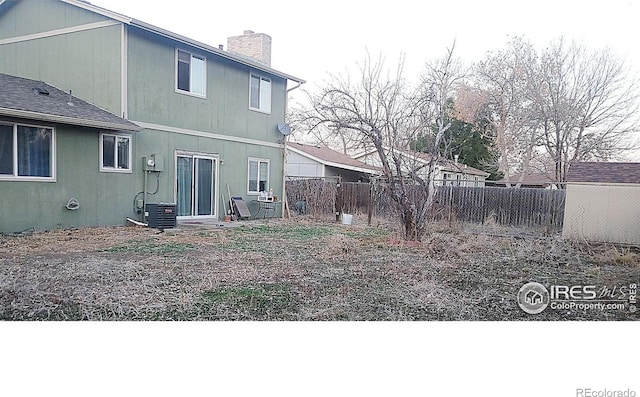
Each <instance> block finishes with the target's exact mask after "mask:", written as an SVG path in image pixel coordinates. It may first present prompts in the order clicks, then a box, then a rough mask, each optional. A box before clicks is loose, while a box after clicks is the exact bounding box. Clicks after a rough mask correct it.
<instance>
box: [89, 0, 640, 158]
mask: <svg viewBox="0 0 640 397" xmlns="http://www.w3.org/2000/svg"><path fill="white" fill-rule="evenodd" d="M91 2H92V3H93V4H95V5H98V6H101V7H104V8H107V9H109V10H111V11H116V12H119V13H121V14H124V15H127V16H130V17H133V18H136V19H139V20H142V21H144V22H148V23H151V24H154V25H157V26H159V27H162V28H164V29H167V30H170V31H173V32H175V33H179V34H182V35H184V36H187V37H190V38H193V39H195V40H198V41H202V42H204V43H207V44H210V45H214V46H217V45H218V44H224V45H225V48H226V39H227V37H228V36H234V35H239V34H242V32H243V31H244V30H253V31H255V32H259V33H266V34H269V35H270V36H271V37H272V39H273V48H272V67H274V68H275V69H277V70H280V71H283V72H285V73H288V74H292V75H294V76H297V77H300V78H303V79H305V80H306V81H307V85H306V88H308V89H312V88H313V86H315V85H316V84H320V83H322V80H323V79H326V78H327V72H331V73H334V74H337V73H340V72H344V71H345V68H347V67H353V65H355V63H356V62H359V61H361V60H362V59H363V58H364V56H365V54H366V51H367V50H368V51H369V53H370V54H372V55H374V56H377V55H378V54H380V53H382V54H384V55H385V56H386V58H387V59H388V61H389V62H390V63H393V62H395V61H396V60H397V59H398V57H399V55H400V54H401V53H404V54H405V55H406V62H405V75H406V76H407V77H411V76H415V77H417V76H418V75H419V74H420V72H421V70H422V67H423V65H424V64H425V62H427V61H429V60H431V59H435V58H438V57H440V56H442V55H443V54H444V52H445V50H446V48H447V47H448V46H450V45H451V44H452V43H453V41H454V40H455V41H456V50H457V54H458V56H459V57H461V58H462V59H463V60H464V61H465V62H469V63H471V62H475V61H478V60H480V59H481V58H482V57H483V56H484V54H485V53H486V52H487V51H490V50H497V49H500V48H502V47H503V46H504V45H505V44H506V42H507V41H508V40H509V37H510V36H517V35H521V36H524V37H526V38H527V39H529V40H530V41H532V42H533V44H534V45H536V46H538V47H542V46H544V45H545V44H546V43H548V42H549V41H550V40H552V39H554V38H558V37H560V36H564V37H565V38H568V39H574V40H577V41H580V42H582V43H583V44H585V45H586V46H587V47H589V48H591V49H598V48H602V47H610V48H611V49H613V50H614V52H615V53H616V54H617V55H618V56H620V57H622V58H625V59H626V60H627V61H628V62H629V63H630V64H632V65H633V67H634V69H635V70H636V71H640V51H639V50H638V44H637V41H638V40H639V39H640V23H638V21H637V19H638V17H640V6H639V2H635V1H633V0H607V1H602V0H598V1H593V0H586V1H584V0H583V1H578V0H538V1H536V2H516V1H506V0H480V1H473V0H448V1H441V0H440V1H423V2H417V1H413V0H412V1H409V0H394V1H386V2H381V1H376V0H371V1H367V2H365V1H348V0H323V1H317V2H292V1H280V0H272V1H268V2H265V1H257V0H244V1H220V2H217V1H216V2H212V1H202V0H200V1H196V0H180V1H177V2H164V1H163V2H160V1H157V0H135V1H134V0H92V1H91ZM294 100H295V99H294ZM637 160H639V161H640V156H638V159H637Z"/></svg>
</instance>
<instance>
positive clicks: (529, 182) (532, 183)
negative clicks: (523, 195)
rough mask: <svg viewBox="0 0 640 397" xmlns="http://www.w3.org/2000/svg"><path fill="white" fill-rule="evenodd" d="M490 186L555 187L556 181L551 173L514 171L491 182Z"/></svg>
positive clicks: (556, 185)
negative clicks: (514, 172)
mask: <svg viewBox="0 0 640 397" xmlns="http://www.w3.org/2000/svg"><path fill="white" fill-rule="evenodd" d="M491 185H492V186H503V187H507V186H508V187H526V188H538V189H557V188H558V183H557V182H556V181H555V178H554V177H553V176H552V175H549V174H545V173H543V172H528V173H516V174H512V175H509V178H508V179H507V178H502V179H499V180H497V181H495V182H492V183H491Z"/></svg>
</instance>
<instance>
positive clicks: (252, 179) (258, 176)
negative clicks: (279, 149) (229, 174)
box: [247, 158, 269, 194]
mask: <svg viewBox="0 0 640 397" xmlns="http://www.w3.org/2000/svg"><path fill="white" fill-rule="evenodd" d="M268 189H269V160H266V159H253V158H250V159H249V183H248V189H247V193H248V194H259V193H260V192H266V191H267V190H268Z"/></svg>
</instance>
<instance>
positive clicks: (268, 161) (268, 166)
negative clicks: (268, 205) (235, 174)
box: [247, 157, 271, 196]
mask: <svg viewBox="0 0 640 397" xmlns="http://www.w3.org/2000/svg"><path fill="white" fill-rule="evenodd" d="M252 161H257V162H258V189H260V163H267V186H269V187H271V183H270V180H271V160H269V159H263V158H258V157H249V158H248V159H247V196H259V195H260V192H259V191H252V190H249V184H250V182H251V181H250V178H251V162H252Z"/></svg>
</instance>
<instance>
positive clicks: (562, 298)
mask: <svg viewBox="0 0 640 397" xmlns="http://www.w3.org/2000/svg"><path fill="white" fill-rule="evenodd" d="M637 294H638V285H637V284H636V283H632V284H628V285H623V286H619V287H618V286H603V287H598V286H596V285H551V286H549V287H548V288H547V287H545V286H544V285H542V284H540V283H536V282H531V283H527V284H525V285H523V286H522V287H521V288H520V290H519V291H518V296H517V301H518V306H520V308H521V309H522V310H523V311H524V312H525V313H529V314H539V313H542V312H543V311H544V310H545V309H547V307H549V308H550V309H553V310H600V311H605V310H622V311H628V312H629V313H635V312H637V310H638V308H637V306H636V305H637V303H638V302H637Z"/></svg>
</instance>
